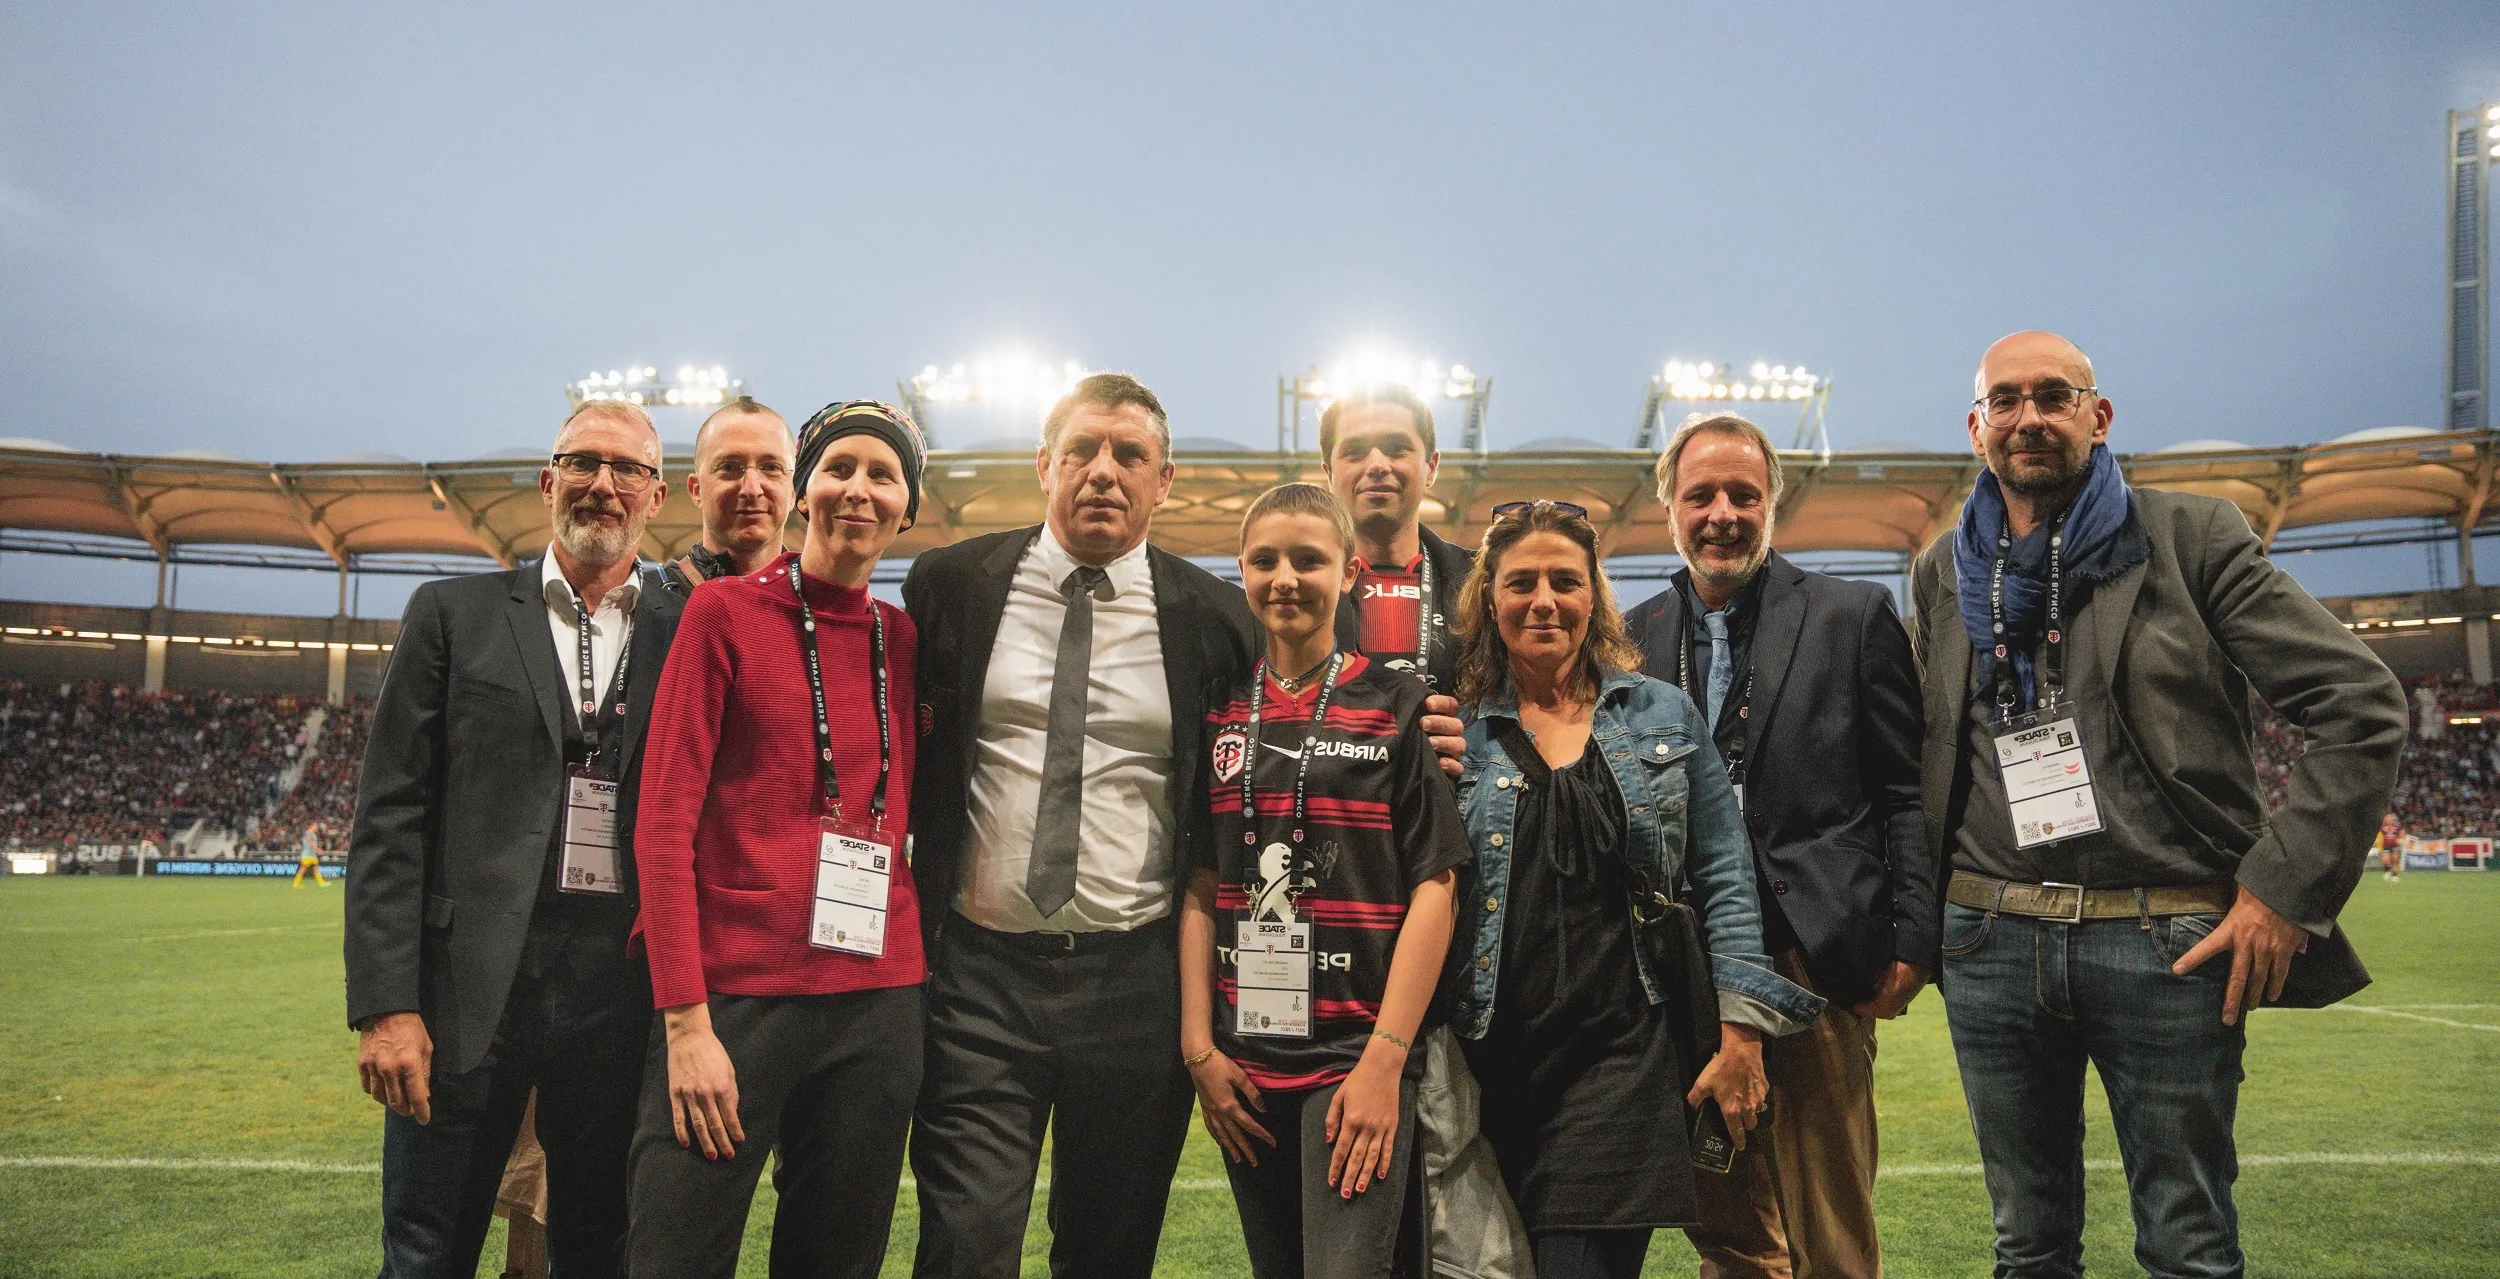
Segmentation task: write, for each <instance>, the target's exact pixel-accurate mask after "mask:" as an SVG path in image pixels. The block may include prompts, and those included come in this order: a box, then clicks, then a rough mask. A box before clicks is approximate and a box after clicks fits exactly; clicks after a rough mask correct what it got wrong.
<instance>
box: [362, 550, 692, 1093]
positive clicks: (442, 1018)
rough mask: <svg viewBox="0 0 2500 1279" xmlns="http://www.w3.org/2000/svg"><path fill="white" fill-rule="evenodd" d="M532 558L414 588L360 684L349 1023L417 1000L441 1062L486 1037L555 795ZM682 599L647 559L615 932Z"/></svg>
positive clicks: (562, 704)
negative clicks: (389, 640) (392, 641)
mask: <svg viewBox="0 0 2500 1279" xmlns="http://www.w3.org/2000/svg"><path fill="white" fill-rule="evenodd" d="M539 580H540V579H539V566H538V563H537V562H536V561H532V562H530V563H527V564H523V565H522V566H520V567H519V568H515V569H509V570H506V571H504V572H500V573H479V574H475V575H472V576H468V577H454V578H446V579H444V580H441V581H435V582H428V583H426V584H425V585H423V586H420V587H418V588H417V591H416V594H414V595H412V596H410V597H409V599H408V611H407V614H406V615H405V616H404V617H403V618H402V619H401V621H400V625H399V640H398V644H397V647H395V648H394V649H393V650H392V651H391V661H390V666H389V668H388V669H387V670H385V671H384V672H383V675H382V691H381V693H380V694H379V695H378V696H376V697H375V698H374V703H373V725H372V728H371V731H370V733H369V734H368V737H367V740H366V743H365V763H364V773H363V776H362V777H361V778H359V779H358V781H357V784H356V819H355V826H354V829H353V830H352V832H351V833H350V834H349V836H348V846H347V901H346V909H347V935H346V950H347V1019H348V1021H349V1023H350V1024H353V1023H355V1022H359V1021H362V1020H364V1019H365V1018H367V1017H371V1016H374V1015H376V1014H379V1013H392V1012H409V1011H414V1012H417V1013H421V1014H423V1015H424V1017H425V1025H426V1031H427V1033H428V1034H429V1035H431V1036H432V1038H433V1040H434V1053H435V1060H436V1061H437V1062H438V1063H439V1064H440V1066H441V1068H442V1069H443V1071H444V1072H445V1073H458V1072H461V1071H465V1070H469V1069H472V1068H474V1067H475V1066H476V1065H477V1064H478V1062H479V1061H480V1060H481V1059H483V1058H484V1057H485V1056H486V1049H487V1047H488V1046H489V1045H490V1044H491V1043H492V1042H493V1041H494V1038H495V1027H496V1025H497V1024H498V1023H499V1022H500V1021H501V1020H502V1018H503V1011H504V1001H505V999H506V997H507V996H509V995H510V993H511V990H512V977H513V973H514V972H515V971H516V970H517V969H518V967H519V965H520V960H521V943H522V941H523V940H524V938H526V936H527V935H528V932H529V923H530V915H531V912H532V910H533V909H534V908H535V907H536V905H537V901H538V889H539V878H540V876H541V874H543V873H544V870H545V867H546V864H547V857H548V850H549V849H550V848H551V847H552V844H553V841H554V839H555V838H556V832H557V825H556V823H557V822H558V821H559V820H560V818H561V816H562V809H563V804H564V717H566V716H568V715H571V714H573V711H572V710H571V708H570V705H569V702H570V696H571V693H570V681H568V680H567V679H566V677H565V675H564V668H563V666H562V665H560V664H559V662H558V660H557V656H556V646H555V641H554V639H553V638H552V637H551V636H550V635H549V634H548V632H547V604H546V600H545V598H544V597H543V596H542V595H541V594H540V593H539ZM682 603H683V601H682V600H680V599H679V597H678V596H677V595H676V594H675V593H673V592H671V591H668V590H665V589H663V588H662V587H661V585H660V581H659V577H658V575H657V574H654V573H651V572H648V571H645V572H644V573H643V577H642V597H641V599H640V600H639V601H638V602H637V603H636V605H635V607H634V629H633V651H632V653H631V655H630V660H631V663H632V665H631V667H630V669H629V670H628V671H627V673H626V692H625V708H626V709H625V746H624V754H623V758H622V760H621V764H622V768H623V771H622V773H621V774H620V776H621V778H622V780H623V783H624V785H623V789H622V791H621V793H620V795H619V797H618V798H619V803H618V807H617V815H616V821H617V828H618V829H617V836H618V842H619V844H620V845H621V849H620V852H619V855H618V859H617V864H618V867H619V870H620V872H621V873H622V875H623V877H624V880H625V892H624V894H623V895H622V897H621V899H620V900H619V901H618V902H617V904H616V906H615V915H616V918H617V919H618V921H619V922H618V926H617V930H616V944H617V945H618V946H619V947H623V946H624V945H625V944H626V937H627V933H628V932H629V931H630V930H631V928H632V925H633V916H634V900H635V899H634V857H633V820H634V809H635V801H636V797H637V794H638V788H637V784H638V781H639V778H640V776H641V758H640V752H641V746H642V740H643V734H644V733H645V731H646V730H647V729H648V728H649V726H650V717H651V697H652V692H653V690H655V689H656V688H658V687H659V682H660V667H661V665H662V664H663V663H664V662H665V661H666V660H667V658H668V644H669V640H670V639H671V638H672V637H673V636H674V635H675V633H676V629H677V614H678V609H679V607H680V606H681V604H682Z"/></svg>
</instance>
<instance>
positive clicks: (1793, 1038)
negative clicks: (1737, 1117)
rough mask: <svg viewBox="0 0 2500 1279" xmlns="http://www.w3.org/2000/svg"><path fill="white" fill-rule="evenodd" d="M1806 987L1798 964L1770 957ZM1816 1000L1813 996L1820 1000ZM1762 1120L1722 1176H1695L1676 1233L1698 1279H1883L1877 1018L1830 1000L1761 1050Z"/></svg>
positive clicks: (1792, 955) (1790, 957)
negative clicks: (1686, 1225)
mask: <svg viewBox="0 0 2500 1279" xmlns="http://www.w3.org/2000/svg"><path fill="white" fill-rule="evenodd" d="M1773 966H1774V967H1775V968H1777V969H1778V970H1779V974H1780V975H1781V976H1782V977H1786V978H1787V979H1789V980H1790V981H1793V982H1795V983H1797V984H1798V985H1800V986H1804V987H1805V988H1807V989H1809V990H1812V989H1813V988H1814V982H1813V981H1812V979H1810V978H1809V977H1807V975H1806V970H1805V961H1804V958H1803V957H1802V956H1801V955H1799V954H1798V953H1797V952H1795V951H1789V952H1788V953H1786V954H1783V955H1781V956H1779V957H1778V958H1777V959H1775V960H1774V961H1773ZM1818 993H1820V992H1818ZM1762 1068H1763V1073H1764V1074H1765V1075H1767V1076H1769V1078H1770V1083H1771V1117H1770V1119H1769V1121H1768V1122H1767V1123H1765V1124H1764V1125H1763V1126H1762V1127H1759V1128H1756V1129H1754V1130H1753V1131H1752V1132H1751V1133H1748V1134H1746V1140H1745V1149H1744V1150H1743V1151H1742V1152H1741V1153H1739V1154H1738V1155H1737V1156H1736V1166H1735V1168H1734V1169H1733V1170H1731V1171H1730V1172H1728V1173H1727V1174H1725V1175H1719V1174H1716V1173H1708V1172H1701V1173H1696V1174H1695V1175H1694V1177H1693V1181H1694V1184H1695V1198H1696V1199H1697V1200H1698V1201H1699V1204H1700V1208H1701V1221H1702V1224H1701V1225H1699V1226H1697V1227H1694V1228H1693V1229H1690V1230H1687V1231H1685V1232H1684V1233H1685V1236H1686V1237H1687V1238H1689V1239H1691V1240H1692V1243H1693V1251H1694V1252H1696V1253H1699V1254H1700V1255H1701V1276H1702V1279H1881V1277H1882V1275H1883V1273H1884V1261H1883V1252H1882V1249H1881V1248H1880V1247H1879V1246H1878V1245H1877V1243H1876V1241H1875V1022H1874V1020H1873V1019H1872V1018H1867V1017H1860V1016H1858V1015H1857V1014H1856V1013H1853V1012H1850V1011H1849V1010H1848V1009H1846V1008H1842V1007H1840V1006H1839V1005H1837V1004H1835V1005H1832V1006H1831V1007H1829V1008H1826V1009H1825V1010H1824V1012H1823V1015H1822V1016H1821V1017H1819V1018H1817V1019H1816V1020H1815V1023H1814V1025H1813V1026H1812V1027H1810V1028H1808V1029H1806V1030H1803V1031H1800V1032H1798V1033H1797V1034H1794V1035H1790V1036H1788V1037H1787V1038H1785V1039H1774V1040H1768V1041H1766V1042H1765V1043H1764V1044H1763V1045H1762Z"/></svg>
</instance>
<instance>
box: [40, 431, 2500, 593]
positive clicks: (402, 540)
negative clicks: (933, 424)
mask: <svg viewBox="0 0 2500 1279" xmlns="http://www.w3.org/2000/svg"><path fill="white" fill-rule="evenodd" d="M993 443H994V444H996V445H1001V446H1004V445H1008V444H1010V443H1011V442H1009V441H996V442H993ZM1182 444H1183V447H1178V448H1176V450H1175V452H1176V455H1177V457H1176V466H1177V468H1178V476H1177V478H1176V479H1175V480H1174V482H1173V485H1172V496H1171V498H1170V500H1169V501H1168V502H1167V503H1165V505H1164V507H1163V509H1162V510H1161V511H1160V512H1159V513H1158V514H1157V515H1156V517H1155V534H1156V537H1155V540H1156V542H1157V543H1158V544H1160V545H1162V546H1164V547H1165V548H1166V549H1169V550H1172V551H1175V552H1178V553H1181V554H1185V555H1229V554H1231V553H1233V551H1234V549H1235V548H1236V546H1237V545H1238V542H1237V538H1238V535H1239V524H1240V519H1241V512H1242V510H1243V509H1244V508H1245V507H1247V506H1248V505H1249V503H1250V501H1251V499H1252V498H1254V497H1256V496H1257V495H1258V494H1259V493H1260V492H1261V491H1262V490H1264V489H1266V488H1267V487H1268V486H1270V485H1272V484H1276V483H1278V482H1280V481H1283V480H1288V479H1317V478H1319V466H1318V462H1317V460H1316V459H1315V458H1314V457H1312V456H1311V455H1308V454H1300V455H1294V456H1290V457H1288V456H1285V455H1281V454H1277V453H1272V452H1263V451H1255V450H1250V449H1246V448H1243V447H1240V446H1238V445H1230V444H1228V443H1227V442H1226V441H1222V440H1212V439H1192V440H1188V441H1184V442H1182ZM544 457H545V455H544V454H543V453H541V452H538V451H535V450H514V451H511V452H510V453H508V454H499V455H496V456H491V457H485V458H479V459H476V460H473V461H465V462H415V461H409V460H407V459H404V458H398V457H393V456H390V455H387V454H374V453H365V454H357V455H354V456H351V457H346V458H340V459H337V460H334V461H327V462H307V463H267V462H254V461H249V460H246V459H244V458H240V457H235V456H232V455H230V454H223V453H214V452H209V451H205V450H192V451H185V452H181V453H176V454H171V455H167V456H164V457H131V456H123V455H119V454H105V453H82V452H77V451H74V450H71V449H68V448H65V447H63V446H61V445H58V444H53V443H50V442H47V441H41V440H26V439H0V529H6V530H12V531H15V530H25V531H30V532H38V533H46V534H60V535H68V536H71V537H96V538H124V539H133V540H135V541H138V542H143V543H145V544H146V545H147V546H148V547H150V548H153V550H154V551H155V552H156V553H157V554H158V555H165V554H168V553H170V552H173V551H176V550H177V549H178V548H183V547H195V546H250V547H279V548H291V549H293V550H296V551H299V552H300V551H313V552H318V553H320V554H321V555H323V556H326V557H327V558H329V559H330V560H332V561H334V562H336V563H338V564H339V565H340V566H341V567H343V568H344V567H350V566H351V565H352V564H353V562H354V561H357V560H362V559H364V558H365V557H369V556H394V555H398V556H435V557H442V556H453V557H470V556H483V557H487V558H491V559H494V560H498V561H501V562H503V563H506V564H511V563H514V562H517V561H518V560H520V559H524V558H528V557H529V556H531V555H534V554H535V553H536V552H537V550H538V548H539V547H541V546H543V545H545V543H546V540H547V535H548V534H547V513H546V508H545V506H544V505H543V504H542V503H541V501H540V499H539V495H538V471H539V466H540V463H541V462H542V461H543V460H544ZM1781 459H1782V462H1783V463H1784V465H1785V467H1786V469H1787V474H1788V492H1787V495H1786V497H1785V499H1784V501H1783V503H1782V511H1781V514H1780V521H1779V528H1778V542H1779V545H1780V547H1781V549H1783V550H1787V551H1857V552H1877V553H1885V554H1901V553H1906V552H1915V551H1916V550H1918V549H1919V548H1920V547H1922V546H1924V545H1926V543H1927V542H1928V541H1929V540H1930V539H1932V538H1933V537H1934V536H1935V535H1936V534H1938V533H1939V532H1942V531H1943V530H1944V529H1946V528H1947V527H1949V526H1951V524H1952V523H1953V521H1954V520H1955V519H1956V518H1957V517H1958V516H1959V514H1960V511H1961V502H1962V498H1963V496H1964V495H1965V494H1966V493H1968V492H1969V490H1970V486H1971V483H1972V482H1973V481H1974V480H1975V479H1976V478H1977V477H1978V474H1979V463H1978V460H1977V459H1975V458H1973V457H1971V456H1969V455H1967V454H1961V453H1929V452H1918V451H1912V450H1907V449H1902V448H1898V447H1894V446H1880V447H1877V448H1875V449H1872V450H1865V449H1861V450H1851V451H1845V452H1837V453H1832V454H1828V455H1827V454H1820V453H1810V452H1784V453H1782V454H1781ZM1652 460H1653V459H1652V456H1651V455H1650V454H1648V453H1646V452H1642V451H1636V450H1628V449H1614V448H1609V447H1607V446H1605V445H1602V444H1596V443H1593V442H1590V441H1583V440H1576V439H1569V438H1558V439H1550V440H1543V441H1539V442H1538V443H1536V444H1534V445H1531V446H1528V447H1525V448H1519V449H1512V450H1504V451H1500V452H1492V453H1485V454H1457V453H1446V454H1444V455H1443V462H1442V467H1441V475H1440V482H1439V484H1438V486H1437V487H1436V489H1435V490H1434V493H1433V496H1432V498H1431V499H1430V500H1428V501H1427V503H1426V506H1425V518H1426V520H1427V521H1428V522H1430V523H1431V524H1432V526H1433V527H1434V529H1435V530H1436V531H1438V532H1440V533H1442V534H1443V535H1444V536H1446V537H1450V538H1452V539H1454V540H1464V541H1466V542H1470V543H1472V542H1474V541H1475V540H1477V539H1478V538H1479V537H1480V536H1481V535H1482V533H1483V531H1484V527H1485V524H1486V523H1487V521H1488V520H1489V518H1490V508H1492V507H1493V506H1494V505H1495V504H1497V503H1501V502H1507V501H1513V500H1517V499H1521V498H1535V497H1547V498H1558V499H1562V500H1566V501H1573V502H1578V503H1580V504H1582V505H1584V506H1587V507H1588V508H1589V509H1590V511H1591V513H1592V516H1593V518H1595V519H1596V520H1597V521H1598V523H1599V524H1600V526H1601V527H1602V528H1603V529H1604V530H1605V536H1606V552H1607V554H1609V555H1647V554H1667V553H1672V551H1673V550H1674V544H1673V540H1672V538H1671V536H1670V534H1669V531H1668V526H1667V521H1666V516H1665V512H1664V511H1663V510H1662V509H1661V508H1660V507H1659V505H1658V502H1657V499H1656V496H1655V495H1654V493H1653V492H1652V486H1651V481H1650V466H1651V462H1652ZM2495 460H2500V432H2487V433H2479V434H2467V433H2457V432H2443V431H2433V430H2430V429H2428V428H2423V427H2381V428H2378V429H2375V430H2369V431H2361V432H2357V433H2355V434H2352V435H2347V436H2344V437H2342V438H2340V439H2336V440H2332V441H2329V442H2327V443H2323V444H2312V445H2303V446H2299V447H2288V448H2251V447H2247V446H2244V445H2239V444H2234V443H2231V442H2229V441H2222V440H2197V441H2191V442H2189V443H2185V444H2177V445H2172V446H2170V447H2168V448H2164V449H2160V450H2157V451H2154V452H2149V453H2137V454H2132V455H2122V462H2123V463H2124V465H2125V467H2126V470H2127V473H2128V476H2129V478H2130V480H2132V482H2134V483H2136V484H2138V485H2144V486H2148V487H2153V488H2161V489H2175V490H2181V491H2187V492H2196V493H2205V494H2209V495H2212V496H2215V497H2220V498H2224V499H2227V500H2229V501H2231V502H2233V503H2235V504H2237V505H2238V506H2239V508H2240V510H2241V511H2243V512H2244V513H2246V515H2247V516H2248V521H2249V525H2250V526H2251V527H2252V528H2254V529H2256V530H2257V532H2258V534H2259V535H2260V536H2261V537H2262V538H2264V539H2265V540H2266V542H2267V543H2268V544H2269V545H2272V544H2273V543H2274V541H2275V539H2276V538H2278V537H2279V536H2280V535H2282V534H2284V533H2286V532H2288V531H2290V530H2294V529H2305V528H2315V527H2319V526H2324V525H2338V524H2342V525H2351V524H2356V523H2359V522H2363V521H2374V520H2400V519H2421V518H2429V519H2435V520H2437V521H2440V522H2442V523H2444V524H2446V525H2447V526H2448V527H2449V528H2450V529H2455V528H2467V529H2472V528H2479V527H2481V526H2482V525H2484V524H2486V523H2489V522H2491V519H2492V511H2491V503H2490V502H2489V498H2490V496H2491V489H2492V473H2493V464H2494V462H2495ZM692 461H693V459H692V456H691V452H690V450H686V449H683V448H680V449H678V450H676V451H673V452H671V453H670V454H669V455H668V457H667V459H666V465H667V471H668V475H669V479H670V483H671V486H672V487H671V492H670V494H669V499H668V504H667V506H666V507H665V508H664V509H663V510H662V512H661V514H660V515H659V517H658V518H657V519H655V520H653V521H652V523H651V525H650V528H649V531H648V532H647V533H646V535H645V539H644V545H643V549H644V552H645V553H646V554H648V555H651V556H654V557H673V556H676V555H678V554H682V553H683V552H684V550H685V548H686V547H687V546H689V545H690V544H692V543H693V541H694V540H695V537H696V535H697V533H698V531H699V529H698V524H697V516H696V513H695V510H694V507H693V504H692V503H691V502H690V501H689V500H688V499H687V497H686V493H685V486H684V484H683V483H682V482H681V480H682V477H683V476H684V475H685V473H686V471H687V470H688V468H689V467H690V466H691V464H692ZM926 476H927V479H926V483H927V489H926V496H925V497H924V500H923V502H922V506H921V522H920V526H919V527H918V528H916V529H914V530H912V531H911V532H909V533H906V534H905V535H904V536H903V539H902V541H901V543H900V544H899V545H898V546H897V547H896V548H895V554H896V555H897V556H898V557H899V556H907V555H910V554H912V553H915V552H918V551H921V550H925V549H927V548H929V547H931V546H937V545H942V544H944V543H947V542H950V541H953V540H955V539H957V538H962V537H969V536H972V535H974V534H979V533H985V532H991V531H994V530H998V529H1007V528H1016V527H1020V526H1023V525H1028V524H1034V523H1038V522H1039V521H1040V519H1041V517H1042V499H1041V492H1040V488H1039V485H1038V484H1037V483H1036V481H1035V478H1034V473H1033V455H1032V454H1031V452H1029V451H1026V449H1025V448H1024V447H1023V446H1020V445H1019V446H1015V447H992V448H986V449H978V450H966V451H940V452H937V453H933V454H932V455H931V456H930V459H929V466H928V470H927V473H926ZM2422 536H2424V534H2423V533H2421V532H2419V531H2416V532H2413V533H2410V534H2405V535H2402V539H2418V538H2420V537H2422ZM2402 539H2397V540H2402ZM795 540H796V535H795V532H794V534H793V543H794V544H795ZM16 549H27V548H25V547H22V546H20V547H17V548H16Z"/></svg>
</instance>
